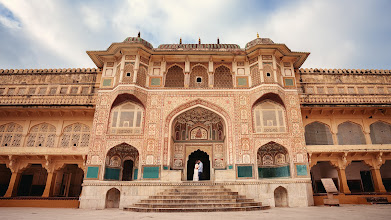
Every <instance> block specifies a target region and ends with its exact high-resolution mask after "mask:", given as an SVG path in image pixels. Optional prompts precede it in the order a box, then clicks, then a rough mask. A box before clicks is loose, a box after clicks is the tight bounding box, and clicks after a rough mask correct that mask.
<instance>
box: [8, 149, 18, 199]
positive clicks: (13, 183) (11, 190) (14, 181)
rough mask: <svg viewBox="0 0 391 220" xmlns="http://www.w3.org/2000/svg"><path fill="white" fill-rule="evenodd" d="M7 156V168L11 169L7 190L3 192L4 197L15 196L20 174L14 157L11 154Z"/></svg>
mask: <svg viewBox="0 0 391 220" xmlns="http://www.w3.org/2000/svg"><path fill="white" fill-rule="evenodd" d="M8 158H9V162H8V168H9V169H10V170H11V172H12V175H11V179H10V182H9V184H8V189H7V192H6V193H5V194H4V197H11V196H16V194H17V192H18V191H17V189H18V186H19V181H20V177H21V176H22V175H21V173H20V172H19V166H18V164H17V161H16V158H15V157H14V156H12V155H9V156H8Z"/></svg>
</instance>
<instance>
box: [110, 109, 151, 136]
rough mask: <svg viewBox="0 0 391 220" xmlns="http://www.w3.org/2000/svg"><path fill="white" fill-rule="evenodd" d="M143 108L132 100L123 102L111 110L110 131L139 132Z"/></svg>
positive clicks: (118, 132) (117, 132) (122, 132)
mask: <svg viewBox="0 0 391 220" xmlns="http://www.w3.org/2000/svg"><path fill="white" fill-rule="evenodd" d="M142 121H143V108H142V107H141V106H139V105H137V104H135V103H133V102H125V103H123V104H121V105H119V106H116V107H114V108H113V110H112V111H111V122H110V125H111V133H112V134H113V133H116V134H140V133H141V128H142Z"/></svg>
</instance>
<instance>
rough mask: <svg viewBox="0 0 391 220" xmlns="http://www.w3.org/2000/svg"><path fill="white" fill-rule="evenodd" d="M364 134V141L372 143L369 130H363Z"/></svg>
mask: <svg viewBox="0 0 391 220" xmlns="http://www.w3.org/2000/svg"><path fill="white" fill-rule="evenodd" d="M364 136H365V143H366V144H372V140H371V135H370V134H369V132H366V131H364Z"/></svg>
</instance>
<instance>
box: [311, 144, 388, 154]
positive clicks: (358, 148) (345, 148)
mask: <svg viewBox="0 0 391 220" xmlns="http://www.w3.org/2000/svg"><path fill="white" fill-rule="evenodd" d="M306 147H307V151H308V153H323V152H379V151H382V152H385V151H387V152H391V144H369V145H307V146H306Z"/></svg>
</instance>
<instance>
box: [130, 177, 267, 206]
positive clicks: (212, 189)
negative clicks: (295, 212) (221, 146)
mask: <svg viewBox="0 0 391 220" xmlns="http://www.w3.org/2000/svg"><path fill="white" fill-rule="evenodd" d="M203 184H205V182H203ZM267 208H269V207H268V206H262V204H261V203H259V202H255V201H254V200H253V199H247V198H246V197H245V196H242V195H239V193H238V192H233V191H232V190H230V189H226V188H224V187H222V186H216V185H201V184H200V183H196V184H189V185H185V186H183V185H182V186H177V187H175V188H172V189H166V190H164V191H162V192H160V193H157V194H156V195H154V196H149V198H148V199H143V200H141V201H140V202H139V203H136V204H134V205H133V206H132V207H125V208H124V210H126V211H134V212H225V211H252V210H262V209H267Z"/></svg>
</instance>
